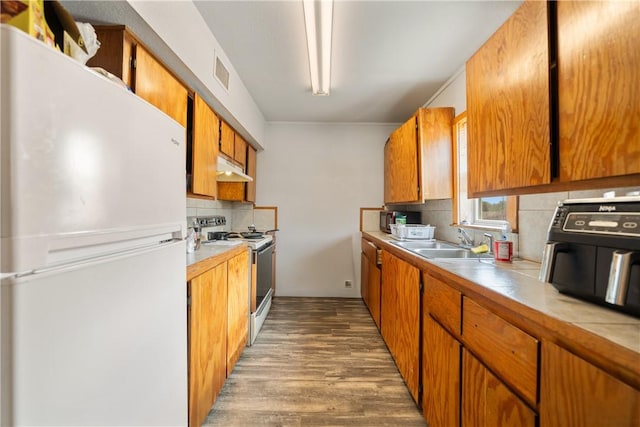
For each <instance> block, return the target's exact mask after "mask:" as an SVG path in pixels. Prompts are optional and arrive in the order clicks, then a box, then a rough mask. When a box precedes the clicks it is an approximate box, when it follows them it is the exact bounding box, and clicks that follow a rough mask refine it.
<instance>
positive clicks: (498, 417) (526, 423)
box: [461, 348, 574, 427]
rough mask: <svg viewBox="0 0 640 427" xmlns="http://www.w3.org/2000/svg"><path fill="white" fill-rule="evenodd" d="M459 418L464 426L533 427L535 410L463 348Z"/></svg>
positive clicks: (534, 424)
mask: <svg viewBox="0 0 640 427" xmlns="http://www.w3.org/2000/svg"><path fill="white" fill-rule="evenodd" d="M514 374H517V373H514ZM461 418H462V426H463V427H472V426H474V427H475V426H477V427H493V426H513V427H535V426H536V413H535V411H533V410H532V409H531V408H529V407H528V406H527V405H526V404H525V403H524V402H523V401H522V400H520V398H518V396H517V395H516V394H514V393H513V392H512V391H511V390H510V389H509V388H508V387H507V386H506V385H505V384H504V383H503V382H502V381H501V380H500V379H499V378H498V377H496V376H495V375H493V373H492V372H491V371H489V369H487V368H486V367H485V366H484V365H483V364H482V363H481V362H480V361H479V360H478V359H476V358H475V357H474V356H473V354H472V353H470V352H469V351H468V350H467V349H466V348H463V349H462V417H461ZM556 425H561V424H556ZM566 425H574V424H566Z"/></svg>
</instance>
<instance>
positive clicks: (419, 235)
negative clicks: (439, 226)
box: [389, 224, 436, 241]
mask: <svg viewBox="0 0 640 427" xmlns="http://www.w3.org/2000/svg"><path fill="white" fill-rule="evenodd" d="M389 227H390V228H391V237H392V238H394V239H395V240H422V241H433V240H435V237H434V234H435V231H436V227H434V226H432V225H429V224H427V225H423V224H390V226H389Z"/></svg>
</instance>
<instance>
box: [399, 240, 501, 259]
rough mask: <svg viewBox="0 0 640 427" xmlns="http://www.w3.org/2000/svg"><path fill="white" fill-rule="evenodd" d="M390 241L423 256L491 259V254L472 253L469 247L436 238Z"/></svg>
mask: <svg viewBox="0 0 640 427" xmlns="http://www.w3.org/2000/svg"><path fill="white" fill-rule="evenodd" d="M391 243H393V244H394V245H396V246H400V247H401V248H403V249H406V250H408V251H411V252H413V253H414V254H417V255H420V256H422V257H425V258H455V259H493V255H492V254H489V253H482V254H474V253H473V252H471V251H470V250H469V249H465V248H461V247H460V246H456V245H454V244H452V243H447V242H440V241H437V240H431V241H424V240H412V241H402V240H393V241H391Z"/></svg>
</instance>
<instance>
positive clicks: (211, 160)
mask: <svg viewBox="0 0 640 427" xmlns="http://www.w3.org/2000/svg"><path fill="white" fill-rule="evenodd" d="M193 110H194V111H193V192H194V193H195V194H202V195H204V196H212V197H215V196H216V188H217V181H216V162H217V159H218V139H219V128H220V126H219V122H218V117H217V116H216V114H215V113H214V112H213V110H212V109H211V108H210V107H209V106H208V105H207V103H206V102H204V100H203V99H202V98H200V97H199V96H198V94H196V95H195V97H194V109H193Z"/></svg>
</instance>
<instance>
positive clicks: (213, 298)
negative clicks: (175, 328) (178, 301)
mask: <svg viewBox="0 0 640 427" xmlns="http://www.w3.org/2000/svg"><path fill="white" fill-rule="evenodd" d="M187 292H188V295H189V300H190V304H189V308H188V310H187V316H188V319H187V324H188V328H189V331H188V353H189V409H188V410H189V426H190V427H199V426H201V425H202V423H203V422H204V420H205V419H206V418H207V414H209V411H210V410H211V407H212V406H213V403H214V402H215V400H216V398H217V397H218V395H219V393H220V390H221V389H222V387H223V385H224V383H225V380H226V378H227V377H228V376H229V374H230V373H231V371H232V370H233V367H234V366H235V364H236V362H237V361H238V359H239V357H240V355H241V354H242V351H243V350H244V348H245V346H246V344H247V339H248V333H249V253H248V251H247V252H242V253H240V254H238V255H235V256H233V257H232V258H230V259H229V260H227V261H224V262H222V263H220V264H218V265H217V266H215V267H213V268H211V269H209V270H207V271H205V272H204V273H202V274H200V275H198V276H196V277H194V278H193V279H191V281H189V283H188V285H187Z"/></svg>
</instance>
